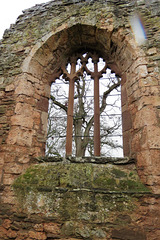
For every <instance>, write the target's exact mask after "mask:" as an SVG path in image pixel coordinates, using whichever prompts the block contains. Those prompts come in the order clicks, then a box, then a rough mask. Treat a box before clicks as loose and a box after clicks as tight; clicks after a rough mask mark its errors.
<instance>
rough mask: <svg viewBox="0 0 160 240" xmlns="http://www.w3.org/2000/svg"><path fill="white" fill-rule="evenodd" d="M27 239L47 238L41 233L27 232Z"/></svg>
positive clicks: (38, 239) (42, 239) (41, 239)
mask: <svg viewBox="0 0 160 240" xmlns="http://www.w3.org/2000/svg"><path fill="white" fill-rule="evenodd" d="M29 238H31V239H36V240H45V239H46V238H47V236H46V234H45V233H43V232H33V231H29Z"/></svg>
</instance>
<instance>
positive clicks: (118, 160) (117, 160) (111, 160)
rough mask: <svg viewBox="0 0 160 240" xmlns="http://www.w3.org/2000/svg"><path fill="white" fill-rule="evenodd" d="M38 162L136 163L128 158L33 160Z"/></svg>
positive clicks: (53, 158)
mask: <svg viewBox="0 0 160 240" xmlns="http://www.w3.org/2000/svg"><path fill="white" fill-rule="evenodd" d="M34 161H38V162H64V163H95V164H107V163H110V164H113V165H126V164H133V163H136V160H135V159H133V158H128V157H67V158H62V157H46V156H44V157H38V158H34Z"/></svg>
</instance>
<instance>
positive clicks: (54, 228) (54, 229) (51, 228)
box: [44, 223, 60, 235]
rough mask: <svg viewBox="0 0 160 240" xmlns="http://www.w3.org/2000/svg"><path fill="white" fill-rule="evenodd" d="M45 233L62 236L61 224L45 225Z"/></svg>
mask: <svg viewBox="0 0 160 240" xmlns="http://www.w3.org/2000/svg"><path fill="white" fill-rule="evenodd" d="M44 231H45V232H47V233H53V234H55V235H58V234H60V224H57V223H45V224H44Z"/></svg>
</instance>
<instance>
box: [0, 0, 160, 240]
mask: <svg viewBox="0 0 160 240" xmlns="http://www.w3.org/2000/svg"><path fill="white" fill-rule="evenodd" d="M159 9H160V6H159V1H156V0H154V1H143V0H141V1H137V3H136V2H135V1H116V0H110V1H105V0H104V1H103V0H101V1H100V0H99V1H80V0H77V1H76V0H75V1H51V2H48V3H45V4H41V5H37V6H35V7H33V8H30V9H28V10H25V11H24V13H23V14H22V15H21V16H19V17H18V19H17V21H16V23H15V24H13V25H12V26H11V28H10V29H9V30H6V31H5V33H4V36H3V39H2V40H1V42H0V144H1V145H0V191H1V201H2V204H1V206H2V209H1V210H3V209H5V212H6V214H5V213H4V211H2V215H1V216H2V219H3V221H4V223H3V230H4V229H5V230H4V232H5V231H6V233H5V234H6V235H4V236H5V238H6V239H7V236H8V238H9V235H7V234H10V233H9V232H10V231H12V230H13V228H14V227H13V226H12V227H11V228H10V226H11V224H10V223H11V222H12V223H13V222H14V223H15V222H16V218H15V219H13V215H12V213H13V210H14V211H15V212H16V211H17V210H16V207H15V206H16V204H17V200H16V197H15V192H13V190H12V184H13V183H14V180H15V179H17V177H18V176H19V175H21V174H22V173H24V172H25V171H26V169H28V167H29V166H30V165H32V164H33V163H35V158H37V157H40V156H43V155H44V149H45V136H46V130H47V111H48V98H49V95H50V85H51V83H52V81H53V79H54V78H55V76H56V74H57V72H58V70H59V68H60V66H61V64H62V63H64V62H65V61H66V60H67V58H68V57H69V56H70V54H72V53H74V52H75V51H80V50H84V49H92V50H96V51H97V52H99V53H100V54H101V55H103V56H104V57H105V58H106V59H107V60H108V66H109V67H110V68H111V69H112V71H114V72H115V73H116V74H118V75H119V76H121V78H122V118H123V139H124V154H125V156H128V157H129V158H134V159H135V160H136V162H137V163H136V167H137V171H138V174H139V176H140V179H141V181H142V182H143V183H144V184H146V185H147V186H149V188H150V189H151V190H152V192H153V194H155V195H154V196H152V197H148V198H146V201H145V203H144V202H143V201H142V202H141V203H140V205H142V206H143V205H145V206H147V207H146V208H145V216H146V218H145V219H144V218H143V219H142V218H141V216H140V217H139V220H137V222H138V221H139V222H141V227H142V228H143V231H144V232H145V229H147V231H146V233H145V236H146V238H147V239H157V240H158V231H159V229H158V226H159V225H158V221H157V222H155V221H154V220H153V219H154V217H155V215H156V216H158V214H159V213H158V207H157V198H158V196H159V195H157V194H159V191H160V180H159V172H160V167H159V166H160V164H159V161H160V137H159V136H160V127H159V126H160V121H159V119H160V97H159V95H160V88H159V83H160V82H159V68H160V61H159V60H160V56H159V52H160V35H159V34H160V33H159V29H160V19H159ZM135 13H138V14H139V15H140V17H141V19H142V21H143V23H144V26H145V31H146V35H147V41H146V42H145V43H144V44H143V45H141V46H138V44H137V42H136V41H135V38H134V34H133V32H132V29H131V26H130V22H129V19H130V16H131V15H132V14H135ZM142 208H143V207H142ZM22 212H23V211H22ZM25 214H27V213H25ZM11 215H12V217H9V216H11ZM25 216H26V215H25ZM20 218H21V216H20ZM20 218H18V220H17V221H18V222H20V220H19V219H20ZM5 219H6V220H5ZM25 219H26V217H25ZM137 219H138V218H137ZM5 221H6V222H5ZM25 221H26V220H24V218H23V221H22V222H25ZM30 221H31V220H30ZM35 221H36V220H34V223H35ZM37 221H38V222H39V220H37ZM47 221H49V218H48V219H47ZM75 221H76V220H75ZM38 222H37V223H38ZM51 222H52V224H54V221H53V219H52V221H51ZM55 222H56V221H55ZM7 223H8V225H7ZM43 223H45V221H43ZM21 224H22V223H21ZM35 224H36V223H35ZM7 226H8V227H7ZM149 226H151V229H150V230H149ZM4 227H5V228H4ZM33 228H34V231H36V230H35V227H34V226H33V224H32V225H30V227H29V229H30V231H31V230H32V229H33ZM24 229H25V228H24ZM24 229H23V230H24ZM152 230H154V232H155V235H154V234H153V233H152ZM14 231H15V232H16V233H15V237H14V239H16V237H17V236H18V235H16V234H17V232H18V231H20V227H18V228H17V229H16V228H15V229H14ZM26 231H27V232H28V231H29V230H28V228H27V230H26ZM37 231H38V230H37ZM38 232H39V231H38ZM40 232H43V231H40ZM122 232H123V231H122ZM40 235H41V234H40ZM26 236H28V235H26ZM37 236H39V235H37ZM74 236H75V235H74ZM108 236H109V237H108V238H106V239H114V237H113V238H112V237H111V235H108ZM5 238H2V239H5ZM12 238H13V236H12ZM57 238H58V237H57ZM81 238H82V236H81ZM90 238H91V237H90ZM116 238H117V237H116V236H115V239H116ZM17 239H18V238H17ZM19 239H21V238H19ZM24 239H25V237H24ZM29 239H34V237H33V235H32V236H29ZM35 239H36V238H35ZM37 239H43V237H42V238H41V237H39V238H38V237H37ZM44 239H46V238H44ZM48 239H49V238H48ZM51 239H52V238H51ZM84 239H85V238H84ZM91 239H92V238H91ZM119 239H125V238H123V237H121V238H120V237H119ZM128 239H132V238H128ZM144 239H145V238H144Z"/></svg>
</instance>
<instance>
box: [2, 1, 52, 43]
mask: <svg viewBox="0 0 160 240" xmlns="http://www.w3.org/2000/svg"><path fill="white" fill-rule="evenodd" d="M48 1H49V0H2V1H1V4H0V39H1V38H2V35H3V33H4V31H5V29H7V28H9V27H10V24H12V23H15V21H16V19H17V17H18V16H19V15H20V14H22V10H24V9H27V8H30V7H32V6H34V5H36V4H40V3H44V2H48Z"/></svg>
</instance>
